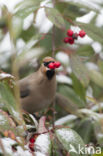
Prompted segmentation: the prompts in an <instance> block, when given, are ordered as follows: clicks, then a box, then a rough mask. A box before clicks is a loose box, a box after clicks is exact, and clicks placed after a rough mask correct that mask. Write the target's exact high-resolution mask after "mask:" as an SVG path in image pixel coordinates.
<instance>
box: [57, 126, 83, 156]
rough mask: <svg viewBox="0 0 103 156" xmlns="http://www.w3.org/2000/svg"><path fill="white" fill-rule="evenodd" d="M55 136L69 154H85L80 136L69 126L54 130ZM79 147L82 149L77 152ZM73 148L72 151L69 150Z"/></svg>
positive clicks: (73, 155) (74, 155)
mask: <svg viewBox="0 0 103 156" xmlns="http://www.w3.org/2000/svg"><path fill="white" fill-rule="evenodd" d="M56 136H57V138H58V140H59V141H60V143H61V144H62V145H63V147H64V148H65V149H66V150H67V151H68V152H69V153H70V155H71V156H81V155H84V156H86V154H85V151H84V150H85V145H84V142H83V140H82V138H81V137H80V136H79V135H78V134H77V133H76V132H75V131H74V130H72V129H70V128H61V129H58V130H56ZM79 147H81V148H82V149H83V150H82V151H83V153H84V154H82V153H79ZM71 150H73V151H74V152H73V151H71Z"/></svg>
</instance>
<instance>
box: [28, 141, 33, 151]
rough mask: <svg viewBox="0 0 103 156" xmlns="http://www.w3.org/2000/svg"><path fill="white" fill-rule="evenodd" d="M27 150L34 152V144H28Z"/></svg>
mask: <svg viewBox="0 0 103 156" xmlns="http://www.w3.org/2000/svg"><path fill="white" fill-rule="evenodd" d="M29 148H30V150H31V151H32V152H34V143H30V144H29Z"/></svg>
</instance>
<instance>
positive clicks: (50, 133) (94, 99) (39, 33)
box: [0, 0, 103, 156]
mask: <svg viewBox="0 0 103 156" xmlns="http://www.w3.org/2000/svg"><path fill="white" fill-rule="evenodd" d="M101 9H103V2H102V1H101V2H97V1H92V2H90V1H89V0H88V1H86V3H85V2H83V1H82V0H80V1H74V0H70V1H63V0H52V1H45V3H44V0H22V1H21V2H19V3H18V4H17V5H16V6H15V8H14V11H13V12H10V11H9V10H8V8H7V7H6V6H5V5H3V6H2V7H1V16H0V44H1V45H3V46H4V47H6V45H4V40H5V39H6V37H7V36H9V46H10V48H11V49H9V48H8V47H7V48H4V49H3V48H1V49H0V136H1V139H0V148H1V150H0V153H2V154H3V155H13V154H15V153H16V154H17V155H20V152H21V153H23V154H24V155H27V154H28V155H32V154H33V152H34V153H35V154H36V155H39V154H40V153H41V154H43V155H52V156H53V155H54V156H56V155H61V156H62V155H66V156H76V155H77V156H78V155H84V154H85V155H90V154H91V153H86V152H84V154H83V153H82V152H81V153H80V154H78V152H77V151H78V145H80V146H81V147H83V148H85V145H88V149H89V146H91V144H92V145H93V147H94V146H95V147H101V149H102V148H103V95H102V93H103V54H102V49H103V47H102V43H103V26H98V22H97V20H98V17H99V16H100V15H101V11H100V10H101ZM39 11H43V12H41V15H42V14H45V16H42V22H41V24H38V22H37V21H38V19H39V18H40V17H39V15H38V14H39V13H40V12H39ZM91 11H93V12H95V14H94V17H92V19H91V20H90V21H89V22H87V23H85V22H84V23H83V22H80V21H78V20H77V19H78V17H82V16H85V15H87V14H88V13H90V12H91ZM29 17H30V18H31V17H32V20H31V22H28V18H29ZM82 18H84V17H82ZM39 20H41V19H39ZM25 21H27V23H29V24H28V26H27V27H26V28H25V23H26V22H25ZM48 23H49V24H50V25H49V26H48ZM67 29H73V30H74V32H75V33H76V32H78V30H79V29H83V30H84V31H85V32H86V34H87V35H86V37H84V38H83V39H82V40H81V39H80V38H78V41H75V43H74V45H69V44H67V45H66V44H64V42H63V39H64V37H65V36H66V32H67ZM88 37H90V38H89V39H88ZM89 41H90V42H89ZM53 44H55V46H54V47H55V49H54V47H53ZM96 46H97V47H96ZM98 49H99V50H98ZM53 52H54V53H55V58H56V59H57V60H59V61H61V62H62V68H61V69H60V70H58V73H57V74H58V77H60V76H61V74H62V75H65V77H66V81H65V80H64V79H63V80H62V81H59V80H58V79H57V81H58V83H57V93H58V94H57V97H59V96H60V98H61V99H59V100H57V101H56V102H57V103H56V108H55V109H56V112H57V114H56V117H55V120H57V121H55V126H54V127H52V123H51V121H52V120H54V119H53V115H52V112H50V111H48V112H47V113H46V117H47V122H45V121H42V124H41V122H40V121H41V120H40V121H38V119H35V118H34V117H33V116H32V115H31V114H28V113H24V112H22V109H21V106H20V100H19V91H18V88H17V87H16V80H18V77H24V75H28V74H29V73H30V72H33V71H36V70H37V69H38V67H39V65H40V62H41V60H42V58H43V57H45V56H48V55H49V56H52V55H53ZM59 56H60V57H59ZM62 56H63V57H62ZM65 56H66V59H64V58H65ZM66 60H67V62H66ZM7 73H10V74H7ZM18 75H19V76H18ZM70 82H71V83H70ZM63 99H64V100H63ZM42 114H44V112H40V113H39V115H40V117H41V118H42ZM58 123H59V125H58ZM38 125H39V126H38ZM42 126H43V128H42ZM40 128H41V129H42V130H41V129H40ZM31 136H33V137H35V136H36V139H35V144H33V149H32V148H31V151H30V149H29V148H28V143H29V142H30V141H29V139H30V138H31ZM7 137H8V138H9V141H8V142H9V144H10V145H8V148H9V150H10V152H8V148H5V146H7V144H8V143H6V141H7V140H6V139H8V138H7ZM41 140H42V141H43V142H41V143H40V141H41ZM12 141H13V143H12ZM44 144H46V147H45V146H42V145H44ZM71 149H72V150H73V151H71V152H70V150H71ZM76 152H77V153H76ZM10 153H11V154H10ZM94 154H95V155H96V154H97V153H96V152H95V153H94ZM101 155H102V154H101Z"/></svg>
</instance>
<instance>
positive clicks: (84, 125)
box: [74, 118, 94, 144]
mask: <svg viewBox="0 0 103 156" xmlns="http://www.w3.org/2000/svg"><path fill="white" fill-rule="evenodd" d="M74 129H75V130H76V132H78V134H79V135H80V136H81V137H82V139H83V141H84V142H85V144H89V142H90V141H91V140H92V137H94V136H93V125H92V121H91V118H84V119H82V120H81V121H80V123H78V122H77V124H76V125H75V127H74ZM84 134H85V135H84Z"/></svg>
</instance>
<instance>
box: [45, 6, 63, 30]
mask: <svg viewBox="0 0 103 156" xmlns="http://www.w3.org/2000/svg"><path fill="white" fill-rule="evenodd" d="M45 12H46V16H47V17H48V19H49V20H50V21H51V22H52V23H53V24H54V25H55V26H56V27H58V28H59V29H63V30H64V29H65V23H64V19H63V18H62V15H61V14H60V12H59V11H58V10H57V9H55V8H48V7H46V8H45Z"/></svg>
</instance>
